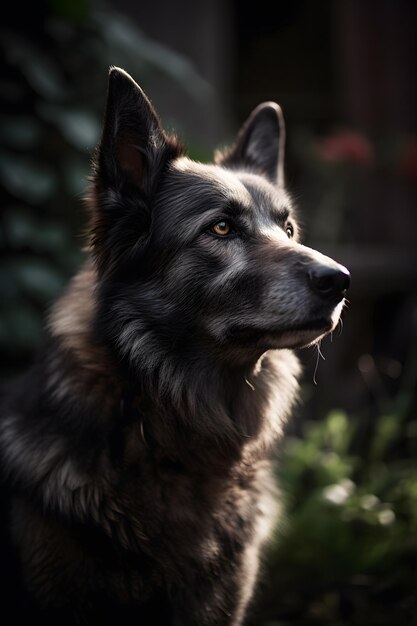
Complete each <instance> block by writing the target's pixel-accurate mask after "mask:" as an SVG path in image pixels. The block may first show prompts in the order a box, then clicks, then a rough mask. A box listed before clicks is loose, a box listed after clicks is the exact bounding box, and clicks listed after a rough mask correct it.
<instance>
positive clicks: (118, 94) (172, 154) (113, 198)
mask: <svg viewBox="0 0 417 626" xmlns="http://www.w3.org/2000/svg"><path fill="white" fill-rule="evenodd" d="M182 154H184V146H183V145H182V144H181V142H179V141H178V139H177V138H176V137H175V136H174V135H168V134H166V133H164V131H163V130H162V128H161V125H160V122H159V119H158V116H157V114H156V113H155V110H154V109H153V107H152V105H151V103H150V102H149V100H148V98H147V97H146V96H145V94H144V93H143V91H142V89H141V88H140V87H139V86H138V85H137V84H136V83H135V81H134V80H133V79H132V78H131V77H130V76H129V75H128V74H126V72H124V71H123V70H121V69H118V68H116V67H113V68H111V70H110V75H109V87H108V96H107V106H106V113H105V117H104V126H103V134H102V138H101V142H100V144H99V146H98V148H97V152H96V155H95V160H94V174H93V185H92V187H91V189H90V191H89V193H88V195H87V198H86V200H87V203H88V206H89V209H90V216H91V217H90V225H89V230H88V232H89V237H90V243H91V249H92V252H93V256H94V258H95V261H96V263H97V266H98V268H99V270H100V271H101V272H112V271H113V269H114V268H115V267H116V266H117V264H118V263H120V262H121V259H122V258H124V257H126V255H128V254H129V253H130V251H132V250H133V249H134V247H135V245H136V244H137V242H138V240H139V239H140V237H142V236H143V234H144V233H146V232H147V229H148V228H149V225H150V223H151V211H152V198H153V195H154V193H155V191H156V187H157V184H158V182H159V180H160V177H161V176H162V174H163V171H164V169H165V166H166V164H167V163H168V162H169V161H171V160H173V159H175V158H177V157H179V156H182Z"/></svg>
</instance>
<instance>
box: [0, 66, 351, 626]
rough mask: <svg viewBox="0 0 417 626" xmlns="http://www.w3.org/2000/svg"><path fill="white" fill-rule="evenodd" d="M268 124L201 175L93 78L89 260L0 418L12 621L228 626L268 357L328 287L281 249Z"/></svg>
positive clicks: (336, 268) (283, 411)
mask: <svg viewBox="0 0 417 626" xmlns="http://www.w3.org/2000/svg"><path fill="white" fill-rule="evenodd" d="M283 133H284V126H283V119H282V114H281V111H280V109H279V107H278V106H277V105H276V104H274V103H265V104H262V105H260V106H259V107H258V108H257V109H255V111H254V112H253V113H252V114H251V116H250V117H249V119H248V121H247V122H246V124H245V125H244V126H243V128H242V130H241V131H240V134H239V135H238V138H237V141H236V144H235V145H234V146H233V147H232V148H231V149H230V150H228V151H227V152H225V153H218V154H217V155H216V164H214V165H203V164H201V163H195V162H192V161H190V160H189V159H188V158H187V157H186V156H184V148H183V146H182V144H181V143H180V142H179V141H178V139H177V138H175V137H173V136H169V135H167V134H166V133H164V131H163V130H162V129H161V126H160V123H159V120H158V117H157V115H156V113H155V111H154V110H153V108H152V106H151V104H150V103H149V101H148V100H147V98H146V96H145V95H144V93H143V92H142V91H141V89H140V88H139V87H138V86H137V85H136V83H135V82H134V81H133V80H132V79H131V78H130V77H129V76H128V75H127V74H126V73H125V72H123V71H122V70H119V69H116V68H114V69H112V70H111V72H110V82H109V93H108V102H107V110H106V116H105V123H104V131H103V136H102V141H101V144H100V146H99V148H98V151H97V154H96V159H95V166H94V178H93V185H92V190H91V194H90V198H89V200H88V202H89V206H90V209H91V225H90V231H89V233H90V255H89V256H90V258H89V260H88V261H87V262H86V264H85V266H84V267H83V268H82V269H81V271H80V272H79V274H78V275H77V276H76V277H75V278H74V280H73V281H72V283H71V284H70V285H69V287H68V289H67V291H66V293H65V294H64V295H63V296H62V297H61V298H60V300H59V301H58V302H57V303H56V304H55V306H54V307H53V309H52V311H51V314H50V317H49V324H48V339H47V342H46V345H45V348H44V350H43V352H42V354H41V356H40V358H39V360H38V362H37V364H36V365H35V366H34V367H33V368H32V370H31V371H29V372H28V373H27V374H26V375H25V376H23V377H22V378H21V379H20V380H19V381H17V383H16V384H15V386H14V388H13V390H12V392H11V393H10V394H9V396H8V397H7V398H6V400H5V402H4V404H3V409H2V419H1V424H0V451H1V458H2V464H3V467H4V470H5V477H6V479H7V484H8V489H9V492H10V496H11V506H10V510H9V518H8V530H9V532H10V534H11V539H10V543H9V544H8V551H9V553H10V554H9V555H8V556H9V557H10V558H11V559H12V558H13V556H15V557H16V562H15V563H16V566H15V568H14V569H13V568H12V566H11V565H10V564H9V565H8V567H9V568H10V569H8V570H7V576H6V578H7V579H8V580H9V582H10V584H9V591H8V595H9V600H10V602H12V601H13V599H16V597H17V594H18V593H20V590H21V588H20V587H17V586H16V585H17V582H16V579H17V578H18V577H19V576H21V581H22V590H23V591H24V592H25V593H26V594H27V595H26V596H23V595H22V596H19V597H20V600H19V607H18V608H17V609H16V611H17V610H18V609H20V613H19V615H20V616H22V615H25V616H30V617H31V616H32V615H34V614H35V611H41V612H43V615H44V618H45V619H46V620H47V619H48V616H50V617H51V623H52V622H54V620H57V619H59V620H60V621H61V623H62V622H63V621H64V622H65V621H66V622H67V623H71V624H100V625H103V624H130V623H132V624H141V625H143V624H152V625H155V624H164V625H169V624H175V625H177V626H188V625H189V626H191V625H192V626H196V625H198V626H207V625H212V624H228V625H231V624H233V625H239V624H242V623H243V621H244V618H245V613H246V610H247V607H248V604H249V602H250V600H251V598H252V594H253V589H254V584H255V581H256V575H257V568H258V555H259V550H260V547H261V545H262V542H263V540H264V539H265V538H266V537H267V536H268V532H269V529H270V528H271V524H272V523H273V521H274V510H275V500H276V498H275V497H274V491H273V485H272V480H271V477H270V461H269V457H270V455H271V451H272V449H273V447H274V444H275V443H276V441H277V439H278V438H279V437H280V435H281V430H282V425H283V422H284V420H285V419H286V418H287V416H288V414H289V412H290V410H291V407H292V404H293V402H294V399H295V397H296V394H297V376H298V373H299V366H298V362H297V359H296V357H295V356H294V355H293V353H292V352H291V351H290V349H291V348H297V347H301V346H306V345H311V344H313V343H314V342H316V341H317V340H319V339H320V338H321V337H322V336H323V335H325V334H326V333H327V332H329V331H331V330H332V329H333V328H334V327H335V326H336V324H337V322H338V320H339V315H340V312H341V309H342V307H343V303H344V295H345V290H346V289H347V287H348V285H349V274H348V272H347V270H346V269H345V268H343V267H342V266H340V265H338V264H336V263H335V262H334V261H332V260H331V259H329V258H328V257H325V256H323V255H321V254H320V253H318V252H315V251H314V250H311V249H309V248H306V247H304V246H302V245H301V244H300V243H298V242H297V225H296V222H295V219H294V215H293V209H292V206H291V200H290V198H289V196H288V194H287V193H286V191H285V189H284V187H283V166H282V161H283ZM13 553H14V554H13ZM5 584H6V583H4V585H5ZM4 585H3V588H5V587H4ZM23 597H25V598H26V600H23V599H22V598H23ZM15 615H18V613H17V612H15ZM45 623H46V622H45Z"/></svg>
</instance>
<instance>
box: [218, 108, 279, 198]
mask: <svg viewBox="0 0 417 626" xmlns="http://www.w3.org/2000/svg"><path fill="white" fill-rule="evenodd" d="M284 145H285V124H284V116H283V115H282V111H281V107H280V106H279V105H278V104H276V103H275V102H264V103H263V104H260V105H259V106H257V107H256V109H254V111H252V113H251V115H250V116H249V117H248V119H247V120H246V122H245V123H244V124H243V126H242V128H241V129H240V131H239V134H238V136H237V139H236V142H235V144H234V145H233V146H232V147H231V148H230V149H229V150H226V152H223V153H218V154H217V155H216V163H218V164H219V165H223V166H225V167H230V168H233V169H238V168H241V167H242V168H245V169H251V170H253V171H254V172H257V173H260V174H263V175H264V176H266V177H267V178H268V179H269V180H270V181H271V182H273V183H274V184H276V185H278V186H283V185H284Z"/></svg>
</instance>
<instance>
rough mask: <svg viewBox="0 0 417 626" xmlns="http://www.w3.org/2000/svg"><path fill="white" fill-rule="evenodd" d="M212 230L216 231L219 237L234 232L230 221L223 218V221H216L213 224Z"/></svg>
mask: <svg viewBox="0 0 417 626" xmlns="http://www.w3.org/2000/svg"><path fill="white" fill-rule="evenodd" d="M210 230H211V232H212V233H214V234H215V235H217V236H218V237H227V236H228V235H230V234H231V233H232V227H231V226H230V224H229V223H228V222H226V221H224V220H222V221H221V222H216V224H213V226H212V227H211V228H210Z"/></svg>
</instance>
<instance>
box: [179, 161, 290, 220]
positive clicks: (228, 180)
mask: <svg viewBox="0 0 417 626" xmlns="http://www.w3.org/2000/svg"><path fill="white" fill-rule="evenodd" d="M172 167H173V172H175V173H177V174H182V175H184V176H185V177H186V182H187V188H188V191H189V193H190V194H193V195H195V194H198V196H199V197H200V198H201V199H202V200H203V199H204V198H205V197H206V194H207V196H211V197H212V198H213V200H214V199H215V198H217V199H218V200H219V201H223V202H226V203H228V204H229V203H230V204H232V205H233V204H235V205H238V206H239V207H240V208H247V209H248V210H250V211H251V212H252V211H253V209H254V208H255V209H256V208H258V209H259V211H260V212H262V213H264V212H270V211H271V210H273V211H274V212H275V211H280V210H281V209H287V208H288V207H289V204H290V201H289V198H288V196H287V194H286V192H285V191H284V190H283V189H279V188H277V187H275V186H274V185H272V184H271V183H270V182H269V181H268V180H267V179H266V178H264V177H263V176H260V175H259V174H252V173H250V172H245V171H233V170H228V169H225V168H223V167H220V166H218V165H212V164H204V163H198V162H196V161H192V160H190V159H189V158H187V157H182V158H180V159H177V160H176V161H175V162H174V163H173V166H172Z"/></svg>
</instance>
